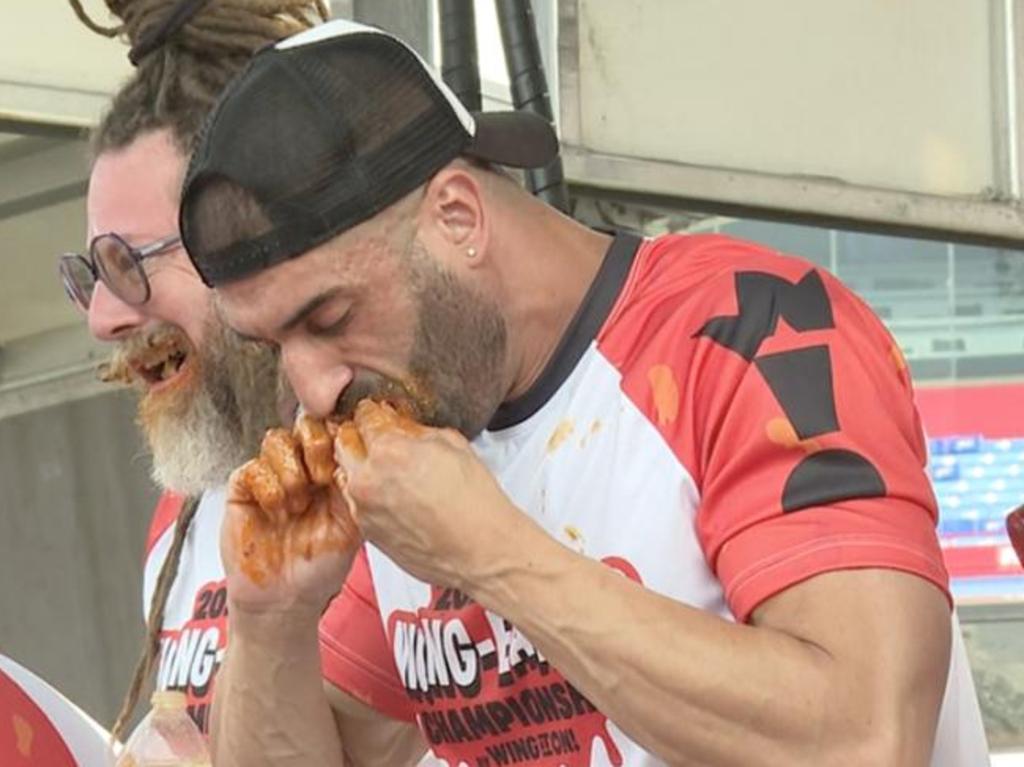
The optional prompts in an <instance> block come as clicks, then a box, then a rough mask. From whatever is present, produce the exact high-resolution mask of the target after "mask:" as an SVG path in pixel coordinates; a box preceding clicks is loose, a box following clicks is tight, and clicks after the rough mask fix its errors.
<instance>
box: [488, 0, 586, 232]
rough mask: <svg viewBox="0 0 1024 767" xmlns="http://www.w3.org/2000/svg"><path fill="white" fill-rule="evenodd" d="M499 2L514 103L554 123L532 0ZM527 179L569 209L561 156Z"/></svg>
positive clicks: (537, 190) (548, 198) (556, 204)
mask: <svg viewBox="0 0 1024 767" xmlns="http://www.w3.org/2000/svg"><path fill="white" fill-rule="evenodd" d="M496 2H497V10H498V26H499V27H500V28H501V43H502V46H503V47H504V49H505V63H506V66H507V67H508V79H509V85H510V89H511V91H512V104H513V105H514V106H515V108H516V109H526V110H529V111H531V112H535V113H536V114H538V115H540V116H541V117H543V118H544V119H545V120H547V121H548V122H550V123H553V122H554V116H553V115H552V113H551V100H550V99H549V98H548V85H547V78H546V77H545V76H544V62H543V61H542V60H541V56H540V44H539V43H538V42H537V26H536V24H535V23H534V18H533V8H532V6H531V5H530V0H496ZM526 182H527V185H528V186H529V188H530V191H532V192H533V193H534V194H535V195H536V196H537V197H539V198H541V199H542V200H544V201H545V202H547V203H548V204H549V205H552V206H554V207H555V208H558V209H559V210H561V211H563V212H565V211H568V209H569V194H568V190H567V189H566V186H565V174H564V172H563V171H562V158H561V156H559V157H556V158H555V159H554V160H553V161H552V162H551V163H550V164H549V165H547V166H546V167H544V168H536V169H531V170H528V171H527V172H526Z"/></svg>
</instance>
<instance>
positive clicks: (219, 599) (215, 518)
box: [143, 488, 228, 734]
mask: <svg viewBox="0 0 1024 767" xmlns="http://www.w3.org/2000/svg"><path fill="white" fill-rule="evenodd" d="M182 503H183V499H182V498H181V497H180V496H177V495H174V494H172V493H165V494H164V495H163V496H162V497H161V498H160V501H159V503H158V504H157V507H156V511H155V512H154V514H153V519H152V522H151V523H150V529H149V536H148V540H147V544H146V563H145V568H144V574H143V608H144V613H143V614H144V615H149V606H150V603H151V602H152V599H153V591H154V590H155V588H156V582H157V577H158V576H159V574H160V568H161V567H162V566H163V563H164V560H165V559H166V558H167V552H168V551H169V550H170V547H171V540H172V539H173V537H174V526H175V521H176V520H177V518H178V514H179V513H180V512H181V507H182ZM224 503H225V490H224V489H223V488H220V489H217V490H212V491H208V492H206V493H204V494H203V497H202V499H201V500H200V502H199V508H198V509H196V514H195V516H194V517H193V518H192V524H191V525H190V526H189V530H188V533H187V537H186V539H185V544H184V546H183V548H182V552H181V560H180V561H179V564H178V574H177V577H176V578H175V580H174V585H173V586H172V587H171V591H170V593H169V594H168V596H167V604H166V607H165V608H164V623H163V630H162V631H161V634H160V657H159V661H158V664H157V671H156V688H157V689H158V690H168V689H170V690H181V691H182V692H184V693H185V696H186V698H187V700H188V712H189V714H190V715H191V717H192V718H193V720H195V722H196V724H197V725H198V726H199V729H200V730H201V731H202V732H203V734H207V733H208V731H209V725H210V704H211V703H212V702H213V682H214V679H215V677H216V674H217V671H218V669H219V668H220V665H221V663H222V662H223V659H224V648H225V647H227V640H228V631H227V628H228V626H227V624H228V613H227V589H226V587H225V578H224V566H223V564H221V559H220V548H219V545H220V526H221V521H222V520H223V519H224Z"/></svg>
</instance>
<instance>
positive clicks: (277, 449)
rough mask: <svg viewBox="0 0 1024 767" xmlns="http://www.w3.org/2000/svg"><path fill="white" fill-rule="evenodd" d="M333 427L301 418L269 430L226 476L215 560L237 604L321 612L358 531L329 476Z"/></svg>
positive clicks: (341, 574) (332, 463) (332, 471)
mask: <svg viewBox="0 0 1024 767" xmlns="http://www.w3.org/2000/svg"><path fill="white" fill-rule="evenodd" d="M336 429H337V427H336V426H334V425H332V424H327V423H324V422H322V421H317V420H314V419H311V418H308V417H306V416H303V417H301V418H300V419H299V421H298V423H297V424H296V426H295V428H294V430H292V431H290V432H289V431H288V430H286V429H271V430H270V431H268V432H267V434H266V436H265V437H264V440H263V445H262V447H261V449H260V455H259V456H258V457H256V458H254V459H253V460H251V461H249V462H248V463H246V464H245V465H243V466H242V467H240V468H239V469H238V470H236V471H235V472H234V474H233V475H232V476H231V480H230V483H229V486H228V499H227V500H228V504H227V515H226V517H225V520H224V524H223V527H222V530H221V557H222V559H223V560H224V567H225V570H226V572H227V577H228V590H229V593H230V594H231V598H232V600H233V602H235V603H236V604H240V605H245V606H247V607H251V608H256V609H259V608H269V607H271V606H281V605H285V604H289V603H293V602H295V603H306V604H311V605H313V606H314V607H316V608H317V609H320V608H322V607H323V606H324V605H326V603H327V601H328V600H329V599H330V598H331V596H332V595H333V594H334V593H336V592H337V591H338V589H339V588H340V587H341V583H342V581H343V580H344V578H345V575H346V574H347V572H348V569H349V566H350V565H351V560H352V556H353V554H354V552H355V550H356V548H358V546H359V543H360V535H359V530H358V529H357V528H356V525H355V523H354V522H353V521H352V517H351V515H350V513H349V508H348V502H347V501H346V499H345V496H344V492H343V490H342V487H343V483H342V484H339V483H337V482H336V481H335V478H334V474H335V471H336V464H335V461H334V447H333V437H334V433H335V432H336Z"/></svg>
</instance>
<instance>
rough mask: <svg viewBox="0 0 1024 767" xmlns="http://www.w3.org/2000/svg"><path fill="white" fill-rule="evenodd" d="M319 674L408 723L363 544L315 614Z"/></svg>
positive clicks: (409, 716) (409, 714)
mask: <svg viewBox="0 0 1024 767" xmlns="http://www.w3.org/2000/svg"><path fill="white" fill-rule="evenodd" d="M320 658H321V663H322V665H323V673H324V678H325V679H326V680H327V681H329V682H331V683H332V684H334V685H335V686H336V687H339V688H340V689H342V690H344V691H345V692H347V693H348V694H349V695H351V696H353V697H354V698H356V699H357V700H359V701H361V702H363V703H365V704H366V705H367V706H369V707H370V708H373V709H375V710H377V711H379V712H381V713H382V714H385V715H387V716H390V717H392V718H393V719H400V720H403V721H408V722H414V721H415V719H416V717H415V714H414V713H413V710H412V708H411V706H410V702H409V699H408V698H407V697H406V695H405V691H404V687H403V686H402V684H401V681H400V679H399V677H398V670H397V669H396V668H395V662H394V658H393V656H392V654H391V651H390V647H389V645H388V640H387V635H386V634H385V633H384V626H383V623H382V621H381V617H380V610H379V608H378V606H377V598H376V596H375V594H374V588H373V578H372V575H371V573H370V565H369V562H368V560H367V557H366V549H365V547H363V548H361V549H360V550H359V553H358V554H357V555H356V559H355V561H354V562H353V564H352V569H351V571H350V572H349V575H348V578H347V579H346V580H345V585H344V586H342V589H341V591H340V592H339V593H338V595H337V596H336V597H335V598H334V599H333V600H332V601H331V603H330V604H329V605H328V606H327V610H326V611H325V612H324V614H323V617H322V618H321V619H320Z"/></svg>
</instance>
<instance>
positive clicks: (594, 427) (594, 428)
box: [580, 418, 601, 449]
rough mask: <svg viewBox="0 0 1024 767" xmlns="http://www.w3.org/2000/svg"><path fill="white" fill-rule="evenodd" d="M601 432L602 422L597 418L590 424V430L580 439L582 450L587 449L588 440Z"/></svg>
mask: <svg viewBox="0 0 1024 767" xmlns="http://www.w3.org/2000/svg"><path fill="white" fill-rule="evenodd" d="M599 431H601V420H600V419H599V418H595V419H594V420H593V421H592V422H591V424H590V429H589V430H588V431H587V432H586V433H584V435H583V436H582V437H580V448H581V449H582V448H585V447H586V446H587V440H588V439H590V438H591V437H592V436H594V435H595V434H597V433H598V432H599Z"/></svg>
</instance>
